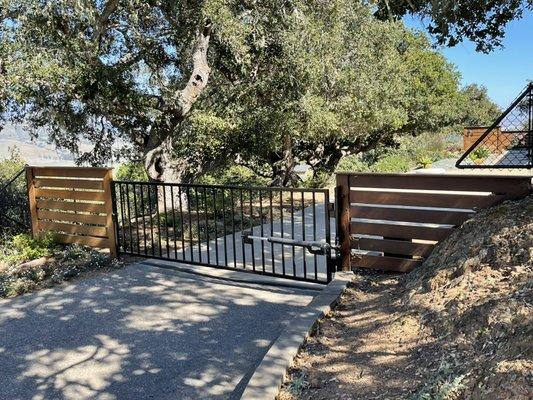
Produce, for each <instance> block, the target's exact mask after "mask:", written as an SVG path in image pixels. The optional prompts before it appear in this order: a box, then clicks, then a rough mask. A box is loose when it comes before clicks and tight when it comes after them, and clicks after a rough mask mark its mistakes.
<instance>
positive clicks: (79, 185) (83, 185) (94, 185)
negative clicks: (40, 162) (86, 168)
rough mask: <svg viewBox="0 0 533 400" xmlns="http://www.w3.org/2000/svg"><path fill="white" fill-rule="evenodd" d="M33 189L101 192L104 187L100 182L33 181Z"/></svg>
mask: <svg viewBox="0 0 533 400" xmlns="http://www.w3.org/2000/svg"><path fill="white" fill-rule="evenodd" d="M34 182H35V187H37V188H42V187H57V188H69V189H99V190H103V189H104V185H103V182H102V181H88V180H83V179H56V178H52V179H46V178H39V179H35V181H34Z"/></svg>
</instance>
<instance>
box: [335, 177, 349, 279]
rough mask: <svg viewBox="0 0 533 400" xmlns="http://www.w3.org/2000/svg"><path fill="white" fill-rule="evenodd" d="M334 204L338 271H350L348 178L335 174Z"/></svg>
mask: <svg viewBox="0 0 533 400" xmlns="http://www.w3.org/2000/svg"><path fill="white" fill-rule="evenodd" d="M336 178H337V187H336V188H335V202H336V203H337V204H336V207H335V209H336V211H337V237H338V238H339V244H340V256H341V257H340V270H341V271H350V270H351V267H350V176H349V175H347V174H337V177H336Z"/></svg>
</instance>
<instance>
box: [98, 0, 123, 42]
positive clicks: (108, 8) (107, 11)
mask: <svg viewBox="0 0 533 400" xmlns="http://www.w3.org/2000/svg"><path fill="white" fill-rule="evenodd" d="M118 3H119V0H107V1H106V3H105V5H104V10H103V11H102V14H100V16H99V17H98V23H97V25H96V29H95V30H96V35H95V37H94V40H95V42H97V43H98V45H100V39H101V38H102V36H103V35H104V32H105V31H106V29H107V25H108V23H109V17H111V14H113V13H114V12H115V11H116V9H117V8H118Z"/></svg>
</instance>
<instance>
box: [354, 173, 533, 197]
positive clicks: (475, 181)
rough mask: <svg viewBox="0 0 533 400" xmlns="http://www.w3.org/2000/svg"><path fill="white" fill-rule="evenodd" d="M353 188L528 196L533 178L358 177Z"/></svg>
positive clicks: (458, 176) (391, 175)
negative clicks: (524, 194)
mask: <svg viewBox="0 0 533 400" xmlns="http://www.w3.org/2000/svg"><path fill="white" fill-rule="evenodd" d="M350 186H352V187H368V188H383V189H385V188H389V189H415V190H453V191H468V192H493V193H527V191H529V190H531V178H529V177H523V176H522V177H518V176H490V177H487V176H479V175H477V176H475V175H474V176H472V175H449V174H446V175H437V174H435V175H434V174H431V175H430V174H424V175H415V174H369V175H367V174H357V175H350Z"/></svg>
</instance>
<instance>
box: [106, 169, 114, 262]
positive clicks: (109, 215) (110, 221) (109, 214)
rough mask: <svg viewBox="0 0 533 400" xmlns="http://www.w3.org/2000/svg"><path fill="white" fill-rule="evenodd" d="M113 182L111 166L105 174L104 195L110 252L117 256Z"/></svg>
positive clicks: (112, 255)
mask: <svg viewBox="0 0 533 400" xmlns="http://www.w3.org/2000/svg"><path fill="white" fill-rule="evenodd" d="M112 183H113V170H112V169H111V168H110V169H109V170H108V171H107V173H106V174H105V175H104V180H103V185H104V196H105V209H106V228H107V237H108V240H109V252H110V254H111V257H113V258H116V257H117V242H116V237H115V218H114V216H113V196H112V190H111V185H112Z"/></svg>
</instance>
